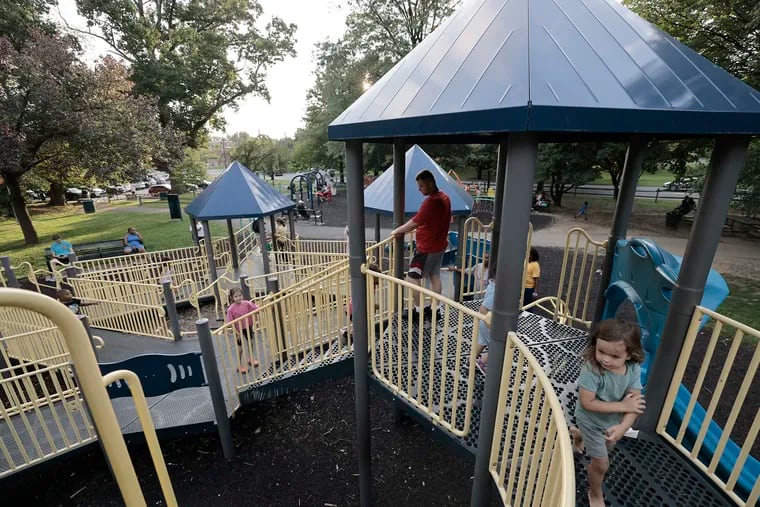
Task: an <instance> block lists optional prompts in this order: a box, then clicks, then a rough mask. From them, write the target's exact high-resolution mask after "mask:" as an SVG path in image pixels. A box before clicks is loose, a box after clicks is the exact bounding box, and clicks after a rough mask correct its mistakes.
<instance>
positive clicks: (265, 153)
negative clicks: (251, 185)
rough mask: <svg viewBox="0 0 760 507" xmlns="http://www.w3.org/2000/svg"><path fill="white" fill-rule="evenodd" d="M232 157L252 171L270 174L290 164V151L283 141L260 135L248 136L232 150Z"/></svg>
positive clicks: (282, 169)
mask: <svg viewBox="0 0 760 507" xmlns="http://www.w3.org/2000/svg"><path fill="white" fill-rule="evenodd" d="M232 158H233V159H235V160H238V161H240V162H241V163H242V164H243V165H245V166H246V167H248V169H250V170H251V171H254V172H260V173H263V174H265V175H268V176H272V177H273V176H274V175H275V173H277V172H280V171H284V170H285V168H286V167H287V166H288V159H289V158H290V153H289V152H288V149H287V146H286V145H284V144H283V143H282V142H280V141H279V140H278V141H274V140H273V139H272V138H271V137H269V136H265V135H260V136H257V137H248V138H246V139H244V140H243V141H241V142H240V144H239V145H238V146H237V147H236V148H235V149H234V150H232Z"/></svg>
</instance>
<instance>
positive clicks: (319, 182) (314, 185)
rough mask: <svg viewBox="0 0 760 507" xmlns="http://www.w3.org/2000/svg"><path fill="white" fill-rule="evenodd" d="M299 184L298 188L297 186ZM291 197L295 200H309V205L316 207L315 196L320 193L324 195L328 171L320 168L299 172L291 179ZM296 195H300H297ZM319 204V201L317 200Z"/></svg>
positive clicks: (312, 207)
mask: <svg viewBox="0 0 760 507" xmlns="http://www.w3.org/2000/svg"><path fill="white" fill-rule="evenodd" d="M296 185H298V188H296ZM289 188H290V198H291V199H292V200H293V201H294V202H297V201H299V200H300V201H304V202H306V201H308V202H309V207H310V208H311V209H314V197H315V196H316V195H317V194H318V193H320V192H321V193H322V195H324V189H326V188H329V187H328V185H327V173H326V172H324V171H320V170H318V169H312V170H310V171H307V172H304V173H298V174H296V175H295V176H293V178H292V179H291V180H290V185H289ZM296 195H297V196H298V197H296ZM317 204H319V201H317Z"/></svg>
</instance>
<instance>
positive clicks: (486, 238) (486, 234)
mask: <svg viewBox="0 0 760 507" xmlns="http://www.w3.org/2000/svg"><path fill="white" fill-rule="evenodd" d="M492 232H493V222H491V223H488V224H484V223H483V222H481V221H480V220H479V219H477V218H476V217H470V218H468V219H467V220H466V221H465V222H464V236H463V237H461V238H459V245H458V246H457V249H460V250H461V259H462V261H461V264H460V266H459V269H460V272H461V273H462V284H461V285H460V287H459V300H460V301H462V300H463V299H464V298H475V299H480V298H482V297H483V293H484V292H485V285H483V286H482V287H476V286H475V284H474V283H473V284H472V287H473V288H472V289H470V288H469V287H468V285H469V284H466V283H465V279H466V274H465V273H466V271H467V270H469V269H471V268H472V267H473V266H474V265H475V264H473V263H472V262H471V261H470V263H469V264H468V261H469V259H470V257H475V258H476V260H477V262H481V261H482V260H483V253H484V252H485V244H486V243H487V242H488V243H490V241H491V233H492ZM476 245H477V246H476ZM473 246H476V249H477V250H476V251H475V252H473V251H472V250H473ZM528 246H530V242H528ZM489 251H490V248H489ZM492 262H496V259H494V260H493V261H492ZM476 264H477V263H476ZM485 283H488V280H485Z"/></svg>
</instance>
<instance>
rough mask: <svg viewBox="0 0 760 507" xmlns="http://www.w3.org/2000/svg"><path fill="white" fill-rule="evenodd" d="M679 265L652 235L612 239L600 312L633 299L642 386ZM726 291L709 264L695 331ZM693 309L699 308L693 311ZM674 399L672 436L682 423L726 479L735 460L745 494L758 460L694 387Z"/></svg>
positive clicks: (759, 470) (690, 442) (759, 467)
mask: <svg viewBox="0 0 760 507" xmlns="http://www.w3.org/2000/svg"><path fill="white" fill-rule="evenodd" d="M680 268H681V257H678V256H675V255H672V254H671V253H669V252H667V251H666V250H664V249H662V248H660V247H659V246H658V245H657V244H656V243H655V242H653V241H651V240H648V239H630V240H621V241H618V243H617V245H615V260H614V263H613V270H612V278H611V279H610V285H609V287H608V288H607V290H606V292H605V296H606V299H607V303H606V306H605V309H604V315H603V317H602V318H604V319H606V318H611V317H614V316H615V314H616V312H617V310H618V308H619V307H620V305H621V304H622V303H623V302H624V301H626V300H627V301H629V302H630V303H631V304H632V305H633V308H634V309H635V312H636V317H637V319H638V321H639V324H640V325H641V328H642V342H643V345H644V349H645V353H646V360H645V362H644V364H643V365H642V369H641V374H642V384H643V385H644V386H646V383H647V381H648V380H649V378H648V376H649V369H650V367H651V365H652V362H653V360H654V357H655V355H656V354H657V349H658V347H659V345H660V340H661V334H662V329H663V326H664V324H665V319H666V318H667V314H668V308H669V306H670V298H671V294H672V291H673V287H674V285H675V283H676V280H677V278H678V273H679V271H680ZM728 293H729V291H728V285H727V284H726V281H725V280H724V279H723V277H722V276H721V275H720V274H719V273H718V272H716V271H714V270H710V274H709V276H708V278H707V283H706V285H705V289H704V294H703V296H702V301H701V307H702V308H704V309H705V311H704V314H705V315H704V317H702V318H696V317H695V318H696V320H695V321H694V324H693V325H695V326H697V328H696V329H693V331H694V333H695V334H696V332H697V331H698V330H700V329H702V327H703V326H704V325H705V324H706V323H707V319H708V315H709V314H710V312H711V311H713V310H715V309H716V308H717V307H718V306H720V304H721V303H722V302H723V300H724V299H725V298H726V296H728ZM695 315H697V316H698V315H699V314H698V313H696V312H695ZM719 328H720V326H719V327H718V329H719ZM716 338H717V337H716ZM750 379H751V375H750ZM674 403H675V404H674V407H673V410H672V414H671V417H670V421H669V422H668V424H667V429H666V431H667V433H668V434H670V435H671V436H675V435H676V433H679V428H680V432H681V437H682V438H684V437H685V440H686V447H687V448H689V447H692V446H694V444H695V442H699V444H700V446H701V447H700V452H699V458H700V460H702V462H703V463H704V464H705V465H710V466H711V467H714V468H715V469H717V473H718V475H719V476H721V477H722V478H724V480H725V479H727V478H728V477H729V476H731V475H732V472H733V471H734V469H735V468H736V467H737V465H738V466H739V467H740V468H741V472H740V473H737V474H736V475H737V477H736V478H735V480H736V481H737V484H738V489H739V492H740V494H741V493H743V494H745V495H748V494H749V491H750V490H751V489H752V487H753V486H754V484H755V481H756V480H757V478H758V476H759V475H760V462H758V461H757V460H756V459H754V458H753V457H751V456H746V455H745V456H742V453H741V451H742V449H741V448H740V446H739V445H737V444H736V443H735V442H733V441H732V440H730V439H729V436H730V429H729V430H728V433H727V434H724V430H723V429H722V428H721V427H720V426H718V425H717V424H716V423H715V422H713V421H712V420H711V419H712V415H713V414H712V412H713V410H714V406H712V407H711V409H710V411H709V412H707V411H705V409H704V408H703V407H702V406H701V405H700V404H699V403H697V402H696V393H695V394H694V395H693V394H692V393H691V392H689V391H688V389H686V387H684V386H683V385H681V386H679V387H678V390H677V394H675V400H674ZM706 418H707V419H708V420H709V423H708V424H707V425H705V424H704V423H705V420H706ZM684 421H686V423H684ZM756 424H757V423H756ZM723 446H725V448H723ZM716 454H719V455H720V456H719V459H716V458H717V456H716Z"/></svg>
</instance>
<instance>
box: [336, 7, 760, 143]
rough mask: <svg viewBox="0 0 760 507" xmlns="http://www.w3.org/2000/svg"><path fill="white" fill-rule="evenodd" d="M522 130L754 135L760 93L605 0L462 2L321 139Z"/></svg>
mask: <svg viewBox="0 0 760 507" xmlns="http://www.w3.org/2000/svg"><path fill="white" fill-rule="evenodd" d="M520 131H522V132H526V131H527V132H539V133H541V135H540V139H541V140H543V141H551V140H569V139H582V138H584V137H595V138H598V139H606V138H616V137H617V138H620V136H621V134H633V133H641V134H651V135H656V136H661V137H670V138H682V137H697V136H700V137H701V136H711V135H719V134H742V135H744V134H748V135H755V134H758V133H760V92H758V91H757V90H754V89H753V88H751V87H750V86H748V85H746V84H745V83H743V82H742V81H740V80H739V79H737V78H735V77H733V76H731V75H730V74H729V73H728V72H726V71H725V70H723V69H721V68H720V67H717V66H716V65H714V64H713V63H711V62H710V61H708V60H706V59H705V58H703V57H702V56H700V55H699V54H697V53H696V52H694V51H692V50H691V49H689V48H688V47H686V46H684V45H683V44H681V43H680V42H678V41H677V40H675V39H673V38H672V37H670V36H669V35H667V34H666V33H664V32H662V31H661V30H659V29H658V28H657V27H655V26H653V25H652V24H650V23H649V22H647V21H645V20H643V19H641V18H640V17H638V16H637V15H636V14H634V13H633V12H631V11H630V10H628V9H627V8H626V7H624V6H622V5H620V4H618V3H617V2H616V1H614V0H561V1H556V0H481V1H470V2H465V3H464V4H463V5H462V7H461V8H460V9H459V10H458V11H457V12H456V13H455V14H454V15H453V16H452V17H451V18H449V19H448V20H447V21H446V22H445V23H444V24H442V25H441V26H440V27H439V28H438V29H437V30H436V31H435V32H434V33H432V34H431V35H430V36H428V37H427V38H426V39H425V40H424V41H422V43H420V44H419V45H418V46H417V47H415V48H414V49H413V50H412V51H411V52H410V53H409V54H408V55H406V57H404V58H403V59H402V60H401V61H400V62H398V63H397V64H396V65H395V66H394V67H393V68H392V69H391V70H390V71H389V72H388V73H386V74H385V75H384V76H383V77H382V78H381V79H380V80H379V81H378V82H377V83H375V84H374V86H372V87H371V88H370V89H369V90H367V91H366V92H365V93H364V94H363V95H362V96H361V97H360V98H359V99H357V100H356V102H354V103H353V104H352V105H351V106H350V107H349V108H348V109H346V110H345V111H344V112H343V113H342V114H341V115H340V116H338V117H337V118H336V119H335V120H334V121H333V122H332V123H331V124H330V126H329V129H328V137H329V139H330V140H333V141H335V140H350V139H357V140H358V139H364V140H373V141H386V142H387V141H391V140H393V139H417V140H421V139H432V138H438V139H440V137H441V136H446V137H451V138H455V137H459V138H461V139H465V140H471V141H477V140H480V142H484V141H486V142H489V141H487V139H488V138H489V136H490V137H491V139H493V137H492V136H494V135H496V134H500V133H507V132H520ZM602 133H604V135H600V134H602ZM484 138H485V139H484ZM461 139H460V140H461ZM436 142H440V140H439V141H436Z"/></svg>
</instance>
